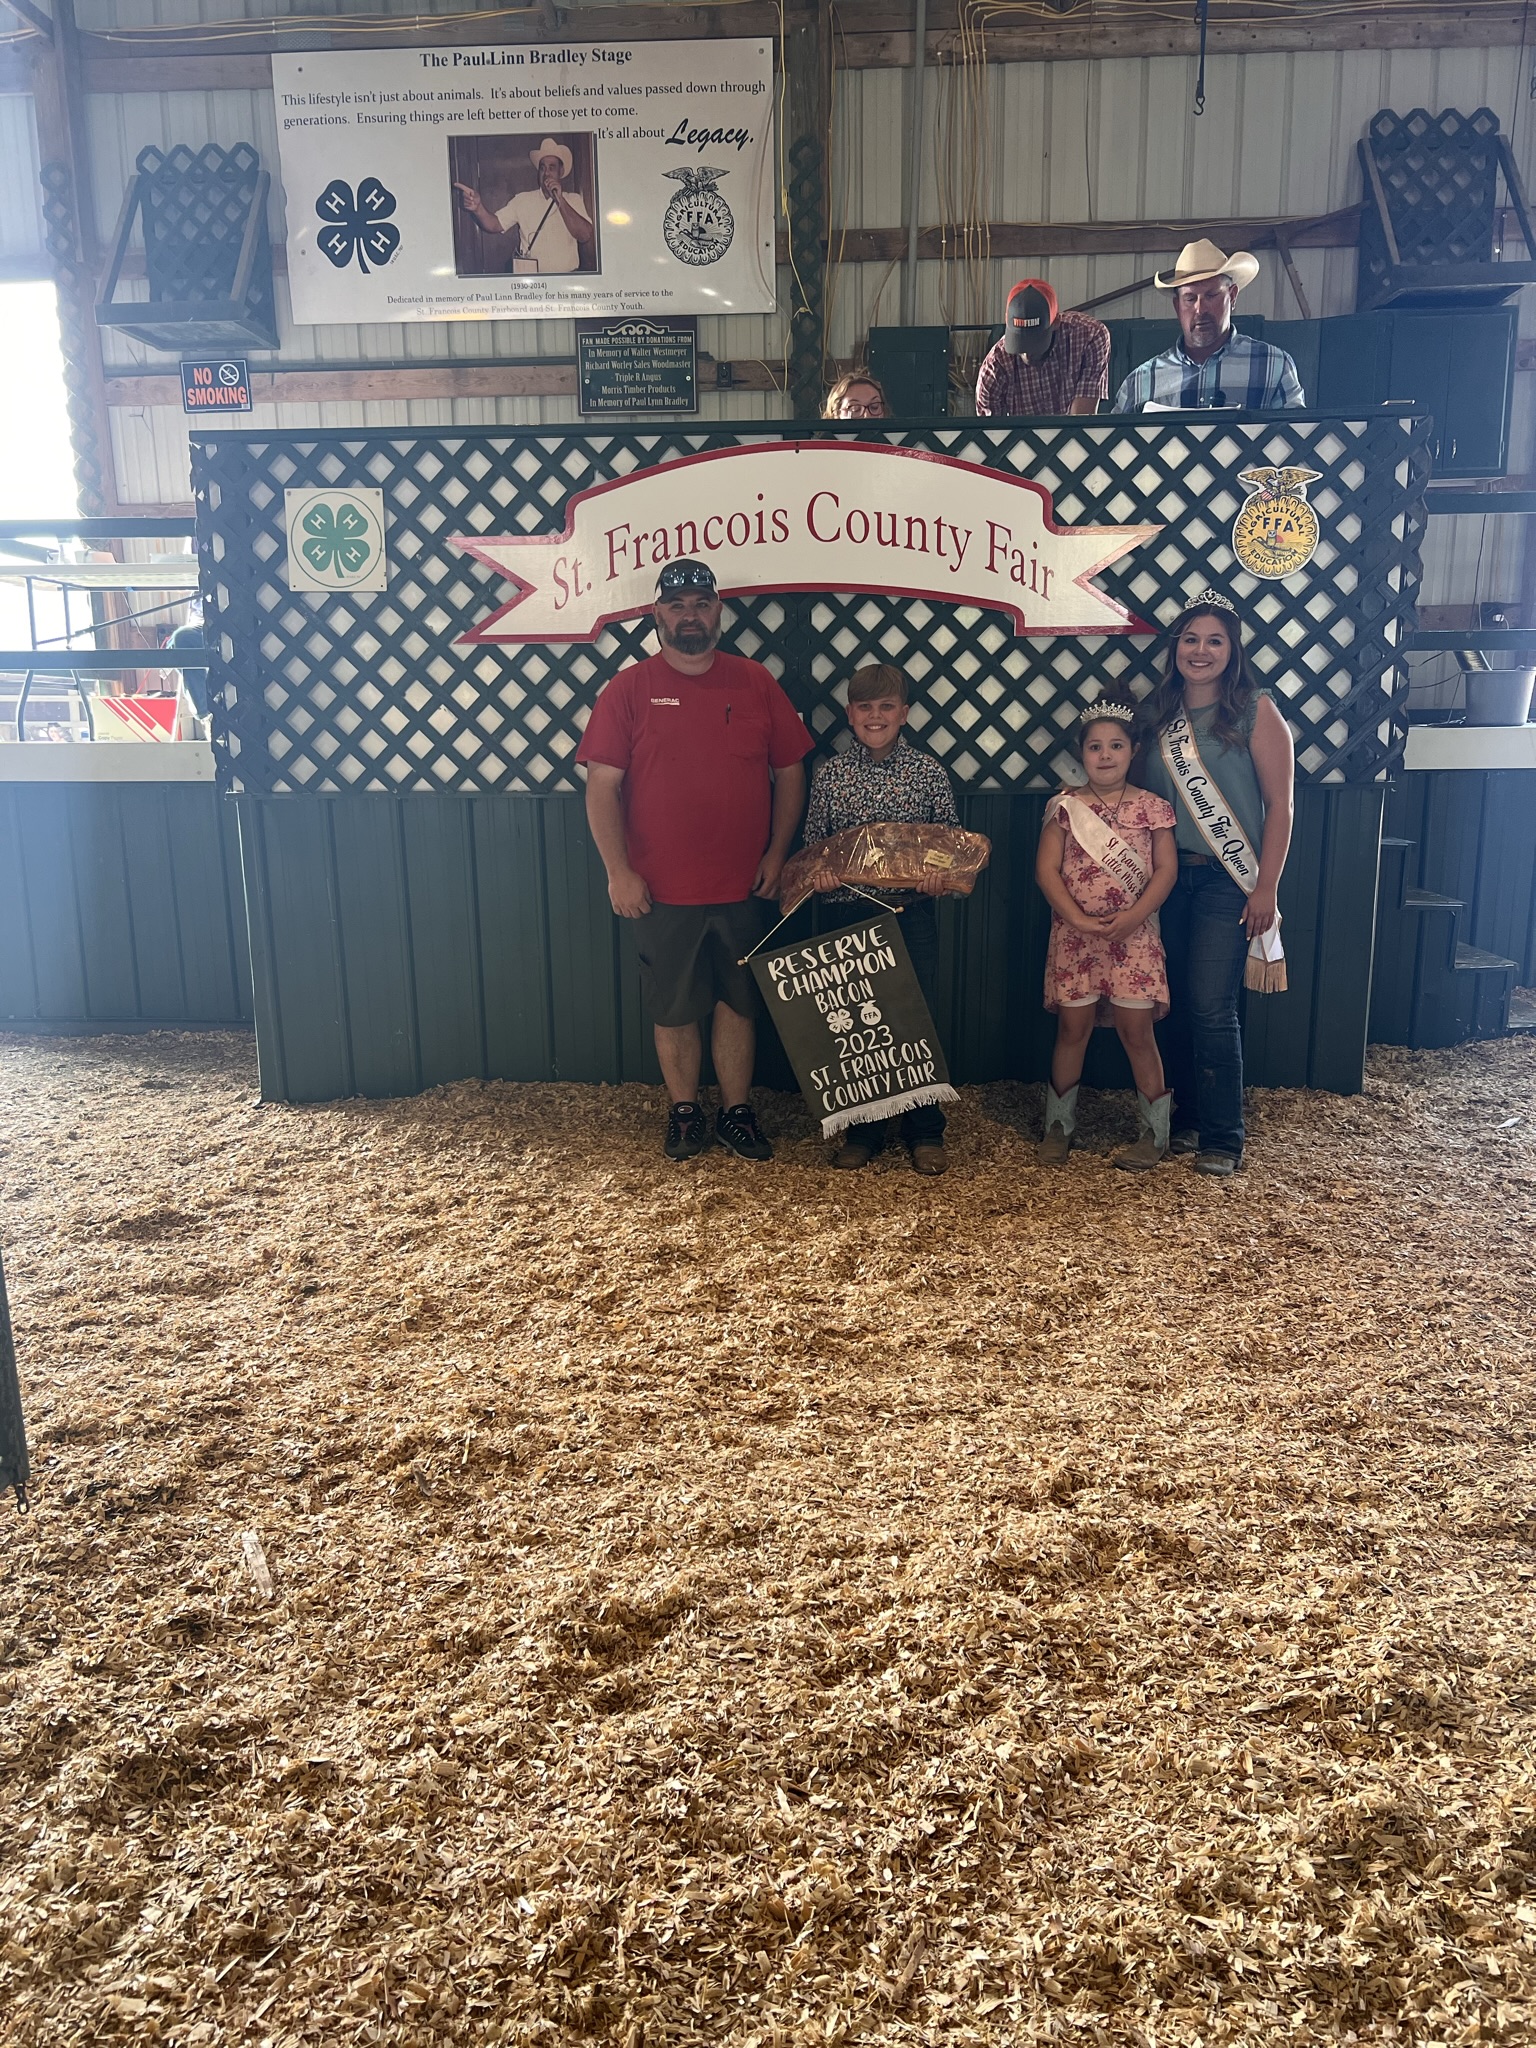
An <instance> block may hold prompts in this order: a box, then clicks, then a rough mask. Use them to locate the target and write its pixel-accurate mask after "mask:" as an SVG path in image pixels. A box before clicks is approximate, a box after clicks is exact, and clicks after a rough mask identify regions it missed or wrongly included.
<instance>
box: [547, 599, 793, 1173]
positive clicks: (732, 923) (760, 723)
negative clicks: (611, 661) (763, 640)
mask: <svg viewBox="0 0 1536 2048" xmlns="http://www.w3.org/2000/svg"><path fill="white" fill-rule="evenodd" d="M653 617H654V618H655V620H656V631H657V635H658V637H659V639H660V641H661V652H660V653H659V654H653V655H652V656H651V657H650V659H649V660H648V661H640V662H636V663H635V664H634V666H633V667H631V668H626V669H621V670H620V671H619V673H618V674H617V675H616V676H615V677H614V678H613V680H612V682H611V683H609V684H608V686H607V687H606V689H604V690H603V692H602V694H601V695H600V696H599V698H598V700H597V702H596V704H595V705H594V706H593V707H592V716H591V718H590V719H589V720H588V721H587V729H586V732H585V733H584V734H583V736H582V741H581V745H580V747H579V748H578V749H577V753H576V758H577V760H578V761H580V762H582V763H584V764H585V766H586V770H587V823H588V825H589V826H590V828H591V832H592V838H593V840H594V842H595V843H596V846H597V850H598V852H599V853H600V854H601V855H602V857H603V865H604V867H605V868H606V869H607V870H608V899H609V901H610V902H611V903H612V905H613V907H614V909H615V911H616V912H617V913H618V915H619V916H620V917H632V918H634V919H636V920H637V921H638V923H639V926H640V932H639V938H640V972H641V979H642V982H643V985H644V988H645V993H646V1000H647V1001H648V1003H649V1004H650V1008H651V1014H652V1016H653V1018H654V1020H655V1027H656V1057H657V1059H658V1060H659V1061H660V1062H661V1071H662V1077H663V1079H664V1080H665V1081H666V1084H667V1087H668V1089H669V1090H670V1092H671V1101H672V1111H671V1115H670V1116H669V1117H668V1119H667V1140H666V1148H665V1149H666V1154H667V1157H668V1158H669V1159H693V1158H696V1157H697V1155H698V1154H699V1153H700V1152H702V1151H703V1150H704V1149H705V1147H706V1146H707V1145H708V1144H709V1143H710V1141H711V1140H710V1131H709V1127H708V1125H707V1123H706V1122H705V1118H704V1112H703V1110H702V1109H701V1108H700V1106H699V1101H698V1093H699V1068H700V1065H701V1063H702V1060H703V1036H702V1033H701V1031H700V1028H699V1027H700V1024H701V1022H702V1021H703V1019H704V1018H706V1017H709V1018H711V1019H712V1023H711V1029H710V1051H711V1052H712V1054H713V1055H714V1062H715V1075H716V1078H717V1080H718V1081H719V1083H720V1109H719V1113H718V1114H717V1115H716V1117H715V1128H714V1137H715V1138H716V1139H717V1140H718V1141H719V1142H720V1143H721V1144H722V1145H724V1146H725V1147H726V1148H727V1150H728V1151H731V1152H734V1153H735V1154H736V1155H737V1157H738V1158H740V1159H771V1158H772V1157H773V1147H772V1146H771V1145H770V1144H769V1143H768V1140H767V1139H766V1138H765V1137H764V1136H763V1134H762V1131H761V1130H760V1129H759V1127H758V1122H757V1118H756V1116H755V1115H754V1114H753V1111H752V1105H751V1103H750V1101H749V1100H748V1091H749V1090H750V1088H751V1085H752V1059H753V1054H754V1052H755V1050H756V1043H757V1015H758V1008H759V1001H758V994H757V986H756V983H755V982H754V981H753V979H752V976H751V973H750V971H749V970H748V969H747V968H745V967H739V966H738V965H737V962H738V961H739V960H740V959H741V958H742V957H743V955H744V954H747V953H749V952H751V950H752V948H753V947H754V946H755V945H756V944H757V943H758V941H759V939H760V938H761V937H762V934H763V909H762V903H761V901H760V900H759V899H764V898H766V899H773V898H775V897H777V895H778V893H779V872H780V870H781V869H782V868H783V866H784V861H785V857H786V855H787V854H788V851H789V845H790V841H791V840H792V839H793V838H794V835H795V828H796V826H797V825H798V824H799V822H800V813H801V810H802V809H803V808H804V804H805V769H804V767H803V766H802V763H803V761H804V758H805V756H806V755H807V754H808V753H809V752H810V749H811V741H810V736H809V735H808V734H807V732H806V730H805V727H804V726H803V725H802V724H801V722H800V719H799V718H798V716H797V715H796V713H795V709H794V706H793V705H792V704H791V703H790V701H789V699H788V698H787V697H786V696H785V695H784V692H783V691H782V690H781V689H780V688H779V686H778V684H777V683H776V682H775V681H774V679H773V677H772V676H771V675H770V674H769V673H768V671H767V669H765V668H764V667H763V666H762V664H761V663H760V662H756V661H746V660H744V659H743V658H742V657H741V656H740V655H736V654H722V653H720V652H719V640H720V597H719V593H718V591H717V590H716V588H715V573H714V571H713V570H712V569H711V568H710V567H709V566H708V564H707V563H705V562H692V561H686V560H685V561H677V562H668V564H667V565H666V567H665V568H664V569H663V570H662V572H661V575H660V576H659V577H658V578H657V582H656V604H655V607H654V611H653Z"/></svg>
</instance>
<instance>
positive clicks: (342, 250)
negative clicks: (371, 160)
mask: <svg viewBox="0 0 1536 2048" xmlns="http://www.w3.org/2000/svg"><path fill="white" fill-rule="evenodd" d="M394 210H395V195H394V193H393V192H387V191H386V190H385V189H384V187H383V186H382V185H381V184H380V183H379V181H378V179H377V178H362V179H360V180H359V181H358V187H357V197H356V198H355V199H354V198H353V196H352V187H351V186H350V185H349V184H348V183H347V181H346V179H345V178H332V180H331V182H330V183H329V185H327V186H326V188H325V190H324V191H323V192H322V193H321V194H320V197H319V198H318V199H317V200H316V201H315V212H316V213H317V214H318V216H319V217H320V219H321V220H323V221H324V222H325V226H324V227H323V228H321V230H320V232H319V233H318V234H317V235H316V236H315V246H316V247H317V248H318V249H319V251H320V253H321V255H322V256H326V257H329V259H330V260H331V262H332V263H334V264H335V266H336V268H337V269H338V270H345V269H346V268H347V266H348V264H349V263H351V262H352V260H353V258H354V257H355V258H356V259H357V267H358V269H359V270H360V271H361V272H362V273H363V275H364V277H366V276H367V275H368V258H369V257H370V256H371V257H372V258H373V262H374V267H375V268H376V269H378V268H382V267H383V265H384V264H386V263H388V262H389V260H390V258H391V257H392V256H393V255H394V253H395V251H396V250H397V249H398V248H399V246H400V230H399V229H398V228H397V227H396V226H395V224H394V222H393V221H392V220H391V219H390V218H389V216H390V214H392V213H393V212H394Z"/></svg>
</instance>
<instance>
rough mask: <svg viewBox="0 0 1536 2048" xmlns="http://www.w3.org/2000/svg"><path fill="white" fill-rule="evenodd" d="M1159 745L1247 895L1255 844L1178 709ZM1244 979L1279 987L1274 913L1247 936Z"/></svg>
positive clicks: (1281, 971)
mask: <svg viewBox="0 0 1536 2048" xmlns="http://www.w3.org/2000/svg"><path fill="white" fill-rule="evenodd" d="M1158 745H1159V748H1160V749H1161V752H1162V756H1163V766H1164V767H1165V768H1166V769H1167V770H1168V774H1169V777H1170V778H1171V780H1172V782H1173V786H1174V788H1175V789H1176V790H1177V791H1178V793H1179V801H1180V802H1181V803H1182V804H1183V806H1184V808H1185V810H1186V811H1187V812H1188V813H1189V815H1190V817H1191V818H1193V819H1194V821H1195V828H1196V830H1197V831H1198V832H1199V834H1200V837H1201V838H1202V839H1203V840H1204V841H1205V843H1206V845H1207V846H1208V847H1209V848H1210V850H1211V852H1212V853H1213V854H1214V855H1215V856H1216V859H1217V860H1218V861H1219V862H1220V864H1221V866H1222V867H1223V868H1224V869H1225V870H1226V872H1227V873H1228V874H1229V875H1230V876H1231V877H1232V879H1233V881H1234V882H1236V884H1237V886H1238V887H1239V889H1241V890H1242V892H1243V894H1244V895H1245V896H1251V895H1252V894H1253V892H1254V890H1255V889H1256V888H1257V887H1258V881H1259V852H1258V848H1257V847H1256V846H1253V845H1252V844H1250V842H1249V839H1248V835H1247V833H1246V832H1244V830H1243V828H1242V826H1241V825H1240V824H1239V823H1238V819H1237V813H1236V812H1235V811H1234V810H1233V808H1232V806H1231V805H1230V804H1229V803H1228V802H1227V800H1226V798H1225V797H1224V796H1223V795H1222V793H1221V784H1220V783H1219V782H1218V781H1217V780H1216V778H1215V776H1214V775H1213V774H1212V773H1211V771H1210V769H1209V768H1208V767H1207V766H1206V765H1205V761H1204V759H1203V758H1202V756H1201V753H1200V743H1199V741H1198V740H1197V739H1196V738H1195V729H1194V726H1193V725H1192V724H1191V723H1190V721H1189V719H1188V718H1187V717H1186V716H1185V715H1184V713H1183V712H1182V711H1180V712H1178V713H1177V714H1176V715H1175V716H1174V717H1172V718H1170V719H1169V721H1168V723H1167V724H1166V725H1165V726H1164V727H1163V731H1162V737H1161V739H1160V740H1159V742H1158ZM1243 981H1244V983H1245V984H1246V986H1247V987H1249V988H1251V989H1253V990H1254V991H1255V993H1256V994H1258V995H1278V994H1280V993H1281V992H1283V990H1284V988H1285V948H1284V947H1283V946H1282V945H1281V943H1280V917H1279V913H1278V912H1276V915H1275V921H1274V923H1273V924H1272V925H1271V926H1270V928H1269V930H1268V931H1267V932H1260V933H1259V934H1258V936H1257V937H1256V938H1253V939H1250V940H1249V942H1248V964H1247V966H1246V967H1245V969H1244V970H1243Z"/></svg>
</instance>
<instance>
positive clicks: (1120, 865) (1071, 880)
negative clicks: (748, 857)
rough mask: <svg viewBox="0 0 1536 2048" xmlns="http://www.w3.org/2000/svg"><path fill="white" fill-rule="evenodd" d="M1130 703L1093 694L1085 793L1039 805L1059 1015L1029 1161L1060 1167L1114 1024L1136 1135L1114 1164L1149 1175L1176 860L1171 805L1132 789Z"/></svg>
mask: <svg viewBox="0 0 1536 2048" xmlns="http://www.w3.org/2000/svg"><path fill="white" fill-rule="evenodd" d="M1135 722H1136V708H1135V706H1134V705H1133V704H1129V703H1123V702H1117V701H1115V700H1113V699H1109V698H1100V699H1099V700H1098V701H1097V702H1095V703H1093V704H1090V705H1089V706H1088V708H1087V710H1086V711H1084V712H1083V714H1082V716H1081V718H1080V719H1079V720H1078V729H1077V750H1078V755H1079V757H1080V758H1081V760H1082V764H1083V769H1084V772H1085V774H1086V775H1087V777H1088V784H1087V787H1086V788H1085V789H1075V790H1063V791H1062V792H1061V793H1060V794H1058V795H1057V796H1055V797H1053V798H1052V799H1051V802H1050V804H1049V805H1048V807H1047V809H1046V816H1045V829H1044V830H1043V831H1042V833H1041V835H1040V852H1039V854H1038V856H1037V858H1036V862H1035V875H1036V879H1037V880H1038V881H1039V884H1040V888H1041V890H1042V892H1043V893H1044V895H1045V897H1046V899H1047V901H1048V902H1049V904H1050V906H1051V943H1050V950H1049V951H1048V953H1047V954H1046V962H1045V1007H1046V1008H1047V1009H1048V1010H1053V1011H1055V1013H1056V1050H1055V1053H1054V1054H1053V1056H1052V1059H1051V1084H1050V1087H1049V1089H1048V1090H1047V1091H1046V1098H1045V1136H1044V1138H1043V1139H1042V1140H1041V1142H1040V1148H1039V1151H1038V1153H1037V1154H1036V1157H1037V1158H1038V1159H1039V1161H1040V1163H1041V1165H1042V1166H1060V1165H1062V1164H1064V1162H1065V1160H1066V1157H1067V1154H1068V1153H1069V1152H1070V1150H1071V1149H1072V1133H1073V1131H1074V1129H1075V1127H1076V1123H1077V1088H1078V1081H1079V1079H1080V1078H1081V1075H1082V1071H1083V1060H1084V1057H1085V1055H1086V1054H1087V1051H1088V1041H1089V1039H1090V1038H1091V1037H1092V1035H1093V1029H1094V1026H1095V1025H1096V1024H1113V1025H1114V1027H1115V1029H1116V1031H1117V1032H1118V1033H1119V1034H1120V1042H1121V1044H1122V1045H1123V1046H1124V1047H1125V1051H1126V1056H1127V1058H1128V1059H1129V1060H1130V1063H1131V1072H1132V1073H1133V1074H1134V1075H1135V1077H1136V1100H1137V1105H1138V1107H1139V1109H1140V1112H1141V1136H1140V1138H1139V1139H1138V1140H1137V1141H1136V1143H1135V1144H1134V1145H1132V1146H1131V1147H1130V1148H1129V1149H1128V1150H1127V1151H1124V1152H1121V1153H1118V1154H1117V1155H1116V1158H1115V1164H1116V1166H1123V1167H1125V1168H1127V1169H1128V1170H1129V1171H1131V1172H1135V1173H1140V1172H1145V1171H1146V1170H1147V1169H1148V1168H1149V1167H1153V1166H1156V1165H1157V1163H1158V1161H1159V1160H1160V1159H1161V1158H1162V1157H1163V1155H1164V1153H1165V1152H1166V1151H1167V1150H1168V1116H1169V1109H1170V1106H1171V1101H1172V1098H1171V1097H1170V1096H1169V1094H1168V1092H1167V1090H1166V1089H1165V1087H1164V1084H1163V1064H1162V1061H1161V1059H1160V1058H1159V1056H1158V1050H1157V1039H1156V1037H1155V1036H1154V1034H1153V1028H1152V1027H1153V1024H1154V1021H1155V1020H1156V1019H1157V1018H1159V1017H1165V1016H1166V1015H1167V1014H1168V977H1167V972H1166V970H1165V968H1164V965H1163V948H1162V944H1161V941H1160V940H1159V938H1158V929H1157V910H1158V905H1159V904H1160V903H1161V902H1162V901H1163V899H1164V898H1165V897H1166V896H1167V894H1168V891H1169V890H1170V889H1171V888H1172V887H1173V885H1174V882H1175V880H1176V878H1177V875H1178V860H1177V856H1176V855H1175V852H1174V845H1173V810H1172V807H1171V806H1170V805H1169V804H1168V803H1166V802H1165V801H1164V800H1163V798H1162V797H1159V796H1153V795H1151V794H1149V792H1148V791H1146V790H1144V789H1132V788H1131V787H1130V786H1129V785H1128V783H1127V781H1126V777H1127V775H1128V774H1129V772H1130V767H1131V762H1132V760H1133V758H1134V755H1135V746H1134V743H1133V739H1132V728H1133V726H1134V724H1135Z"/></svg>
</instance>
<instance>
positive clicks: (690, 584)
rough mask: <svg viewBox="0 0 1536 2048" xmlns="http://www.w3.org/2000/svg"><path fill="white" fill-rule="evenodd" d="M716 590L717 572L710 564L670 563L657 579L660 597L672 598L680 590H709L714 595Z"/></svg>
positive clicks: (686, 561)
mask: <svg viewBox="0 0 1536 2048" xmlns="http://www.w3.org/2000/svg"><path fill="white" fill-rule="evenodd" d="M715 589H716V584H715V572H714V570H713V569H711V567H710V566H709V564H708V562H690V561H688V560H687V559H684V560H683V561H681V562H668V564H667V566H666V567H665V568H664V569H663V570H662V572H661V574H660V575H659V576H658V577H657V578H656V595H657V596H658V597H672V596H674V595H675V594H676V593H677V592H678V591H679V590H707V591H709V592H710V594H711V595H713V594H714V591H715Z"/></svg>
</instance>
